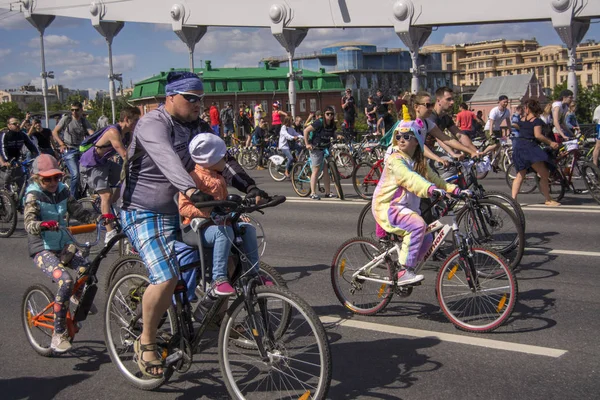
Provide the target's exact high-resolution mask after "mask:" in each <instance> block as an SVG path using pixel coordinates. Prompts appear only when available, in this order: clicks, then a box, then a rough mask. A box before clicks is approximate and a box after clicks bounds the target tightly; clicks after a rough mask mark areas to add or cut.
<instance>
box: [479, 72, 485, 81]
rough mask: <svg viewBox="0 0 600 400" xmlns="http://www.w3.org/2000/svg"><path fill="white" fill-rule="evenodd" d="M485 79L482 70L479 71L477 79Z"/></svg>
mask: <svg viewBox="0 0 600 400" xmlns="http://www.w3.org/2000/svg"><path fill="white" fill-rule="evenodd" d="M484 79H485V74H484V73H483V72H480V73H479V81H480V82H481V81H483V80H484Z"/></svg>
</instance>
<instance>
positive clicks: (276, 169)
mask: <svg viewBox="0 0 600 400" xmlns="http://www.w3.org/2000/svg"><path fill="white" fill-rule="evenodd" d="M267 164H268V165H267V167H268V168H269V175H271V178H273V180H274V181H276V182H281V181H284V180H285V165H284V164H281V165H277V164H275V163H274V162H273V161H271V160H269V162H268V163H267Z"/></svg>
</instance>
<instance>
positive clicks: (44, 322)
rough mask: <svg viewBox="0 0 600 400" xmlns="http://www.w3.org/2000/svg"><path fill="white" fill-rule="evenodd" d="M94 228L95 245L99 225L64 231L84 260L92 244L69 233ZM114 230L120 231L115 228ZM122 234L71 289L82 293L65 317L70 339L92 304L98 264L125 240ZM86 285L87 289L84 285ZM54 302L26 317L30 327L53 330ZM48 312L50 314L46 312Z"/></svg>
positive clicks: (111, 242) (101, 252)
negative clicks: (74, 306)
mask: <svg viewBox="0 0 600 400" xmlns="http://www.w3.org/2000/svg"><path fill="white" fill-rule="evenodd" d="M92 226H93V227H95V229H96V243H97V242H98V241H99V240H100V225H99V224H89V225H81V226H78V227H75V228H67V229H64V228H63V230H64V232H66V233H67V234H68V235H69V236H70V237H71V239H72V240H73V242H74V243H75V245H76V246H77V247H78V248H79V249H80V250H81V251H82V255H83V257H84V258H87V256H88V255H89V251H90V248H91V247H93V246H94V244H95V243H94V244H90V243H79V242H78V241H77V240H76V239H75V238H74V237H73V233H71V231H75V232H76V231H77V230H79V231H80V232H78V233H85V232H92V230H91V228H92ZM116 229H120V228H119V227H116ZM125 237H126V236H125V234H124V233H119V234H117V235H116V236H115V237H114V238H112V239H111V240H110V241H109V242H108V243H107V244H106V245H105V246H104V248H103V249H102V250H101V251H100V252H99V253H98V254H97V255H96V257H94V259H93V260H92V261H91V262H90V267H89V268H88V269H87V270H86V272H85V273H84V274H82V275H81V276H80V277H79V279H77V281H76V282H75V285H74V287H73V293H78V291H79V290H80V289H82V288H83V292H82V294H81V298H80V303H79V305H78V306H77V308H76V309H75V312H74V313H71V310H69V309H67V316H66V324H67V331H68V333H69V336H70V337H71V338H74V337H75V334H76V333H78V332H79V329H80V327H79V325H78V322H81V321H85V320H86V319H87V316H88V312H89V310H90V307H91V305H92V303H93V302H94V298H95V297H96V292H97V290H98V287H97V286H96V285H97V283H98V278H97V277H96V273H97V272H98V268H99V267H100V263H101V262H102V260H103V259H105V258H106V256H107V254H108V252H109V251H110V250H111V249H112V247H113V246H114V245H115V243H117V242H118V241H119V240H121V239H123V238H125ZM86 284H87V289H86V288H85V287H84V285H86ZM54 303H55V302H54V301H52V302H50V303H49V304H48V305H47V306H46V307H44V309H43V310H42V311H41V312H39V313H38V314H37V315H33V316H31V315H29V313H28V315H27V319H28V321H29V324H30V326H39V327H42V328H47V329H51V330H54ZM48 311H50V312H48Z"/></svg>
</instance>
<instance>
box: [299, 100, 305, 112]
mask: <svg viewBox="0 0 600 400" xmlns="http://www.w3.org/2000/svg"><path fill="white" fill-rule="evenodd" d="M300 112H306V99H301V100H300Z"/></svg>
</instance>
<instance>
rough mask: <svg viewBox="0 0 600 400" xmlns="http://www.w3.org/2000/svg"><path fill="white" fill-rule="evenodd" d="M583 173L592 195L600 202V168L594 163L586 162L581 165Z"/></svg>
mask: <svg viewBox="0 0 600 400" xmlns="http://www.w3.org/2000/svg"><path fill="white" fill-rule="evenodd" d="M581 175H582V177H583V181H584V182H585V186H586V187H587V190H588V191H589V194H590V196H592V198H593V199H594V200H596V202H597V203H598V204H600V168H598V167H596V165H595V164H594V163H591V162H586V163H584V164H583V166H582V167H581Z"/></svg>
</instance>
